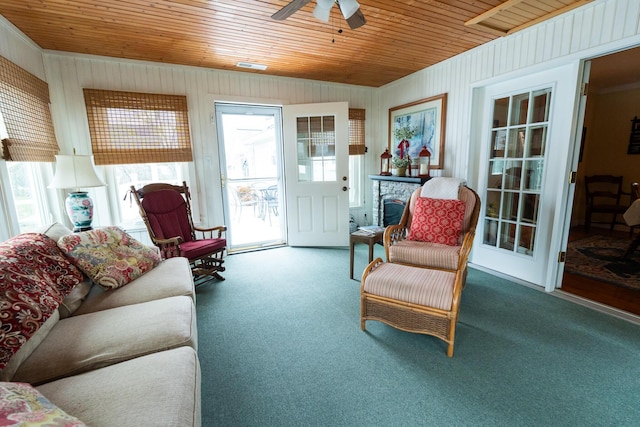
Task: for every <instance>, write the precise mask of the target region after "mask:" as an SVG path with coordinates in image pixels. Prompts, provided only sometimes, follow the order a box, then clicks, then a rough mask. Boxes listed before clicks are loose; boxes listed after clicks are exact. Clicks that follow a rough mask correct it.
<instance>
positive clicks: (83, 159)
mask: <svg viewBox="0 0 640 427" xmlns="http://www.w3.org/2000/svg"><path fill="white" fill-rule="evenodd" d="M104 185H105V184H104V182H102V181H101V180H100V178H98V175H96V170H95V168H94V165H93V156H77V155H75V154H74V155H73V156H66V155H57V156H56V173H55V175H54V176H53V181H52V182H51V184H49V188H75V191H72V192H71V193H69V195H68V196H67V199H66V201H65V206H66V208H67V215H69V219H70V220H71V222H72V223H73V227H74V228H73V231H74V232H79V231H86V230H91V221H93V201H92V200H91V198H90V197H89V195H88V194H87V192H86V191H80V188H91V187H102V186H104Z"/></svg>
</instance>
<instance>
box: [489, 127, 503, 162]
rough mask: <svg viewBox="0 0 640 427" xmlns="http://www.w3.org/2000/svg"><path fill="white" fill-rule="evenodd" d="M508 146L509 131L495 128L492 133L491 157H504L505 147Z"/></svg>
mask: <svg viewBox="0 0 640 427" xmlns="http://www.w3.org/2000/svg"><path fill="white" fill-rule="evenodd" d="M506 146H507V131H506V130H494V131H493V132H492V133H491V158H494V157H504V149H505V148H506Z"/></svg>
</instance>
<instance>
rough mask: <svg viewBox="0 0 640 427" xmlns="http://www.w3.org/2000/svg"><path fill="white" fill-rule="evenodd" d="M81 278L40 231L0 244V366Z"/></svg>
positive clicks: (54, 244) (7, 360) (76, 270)
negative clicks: (0, 320) (0, 329)
mask: <svg viewBox="0 0 640 427" xmlns="http://www.w3.org/2000/svg"><path fill="white" fill-rule="evenodd" d="M82 279H83V275H82V272H80V270H78V269H77V268H76V267H75V266H74V265H73V264H72V263H71V262H70V261H69V260H68V259H67V257H65V256H64V254H63V253H62V251H61V250H60V248H58V245H57V244H56V242H55V241H54V240H52V239H50V238H49V237H47V236H45V235H43V234H39V233H25V234H21V235H19V236H16V237H14V238H12V239H9V240H7V241H5V242H2V243H0V318H1V319H2V333H1V334H0V369H4V367H5V366H6V364H7V362H9V359H11V357H12V356H13V355H14V354H15V353H16V352H17V351H18V350H19V349H20V347H22V345H23V344H24V343H26V342H27V340H28V339H29V338H31V337H32V336H33V335H34V334H35V333H36V331H37V330H38V329H39V328H40V327H41V326H42V325H43V324H44V323H45V322H46V320H47V319H49V317H51V315H52V314H53V313H54V312H55V310H56V309H57V308H58V306H59V305H60V303H61V302H62V300H63V299H64V297H66V296H67V295H68V294H69V293H70V292H71V290H72V289H73V288H74V287H75V286H76V285H77V284H79V283H80V282H82Z"/></svg>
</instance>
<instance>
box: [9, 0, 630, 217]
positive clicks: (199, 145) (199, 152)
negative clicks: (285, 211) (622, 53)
mask: <svg viewBox="0 0 640 427" xmlns="http://www.w3.org/2000/svg"><path fill="white" fill-rule="evenodd" d="M639 23H640V2H638V1H637V0H599V1H597V2H593V3H590V4H588V5H586V6H584V7H582V8H579V9H577V10H575V11H572V12H570V13H568V14H566V15H563V16H560V17H557V18H555V19H553V20H550V21H548V22H544V23H542V24H539V25H537V26H534V27H531V28H529V29H526V30H524V31H522V32H519V33H516V34H514V35H512V36H509V37H505V38H501V39H498V40H495V41H493V42H490V43H487V44H485V45H483V46H481V47H479V48H476V49H474V50H471V51H469V52H467V53H464V54H461V55H458V56H456V57H454V58H452V59H450V60H447V61H444V62H441V63H439V64H437V65H435V66H432V67H430V68H427V69H424V70H422V71H419V72H417V73H414V74H412V75H411V76H408V77H406V78H403V79H401V80H398V81H396V82H393V83H391V84H389V85H386V86H384V87H382V88H379V89H373V88H367V87H361V86H350V85H340V84H331V83H321V82H314V81H308V80H299V79H290V78H279V77H267V76H260V75H256V74H252V73H251V74H250V73H238V72H226V71H218V70H211V69H204V68H189V67H181V66H171V65H163V64H154V63H142V62H133V61H124V60H117V59H108V58H97V57H89V56H72V55H66V54H60V53H56V52H44V54H42V55H43V56H41V54H39V52H38V49H35V48H34V47H33V44H32V43H31V42H29V41H28V40H25V38H24V37H23V36H20V35H16V31H15V29H13V27H12V26H11V24H9V23H7V22H6V21H5V20H1V21H0V53H2V54H3V55H5V56H6V57H8V58H9V59H11V60H12V61H14V62H15V63H17V64H18V65H21V66H23V67H24V68H26V69H28V70H29V71H30V72H32V73H34V74H36V75H38V76H39V77H46V79H45V80H46V81H47V82H48V83H49V86H50V89H51V95H52V102H53V113H54V124H55V127H56V133H57V136H58V141H59V143H60V145H61V147H62V150H63V152H64V153H70V152H71V149H72V147H76V149H77V150H78V152H79V153H80V154H84V153H87V152H89V147H90V144H89V139H88V129H87V124H86V117H85V113H84V106H83V101H82V99H83V98H82V88H83V87H94V88H101V89H114V90H134V91H148V92H164V93H174V94H186V95H187V96H188V99H189V109H190V112H191V113H190V114H191V120H192V121H191V126H192V137H193V141H194V146H195V147H194V148H195V155H196V174H197V177H196V178H197V181H198V183H204V182H207V183H218V179H219V176H220V174H219V167H218V164H219V163H218V150H217V141H216V130H215V125H212V124H211V121H210V115H211V113H212V112H213V107H212V100H213V99H214V96H213V95H219V96H222V97H228V98H234V99H254V100H257V99H259V98H262V99H269V100H282V101H284V102H288V103H290V104H295V103H314V102H325V101H326V102H331V101H348V102H349V103H350V105H351V106H353V107H357V108H366V109H367V129H366V132H367V146H368V147H369V153H368V154H367V156H366V158H367V167H366V174H370V173H377V172H378V167H379V161H378V156H379V155H380V153H381V152H382V151H383V150H384V148H385V147H386V146H387V141H388V136H387V131H388V110H389V108H392V107H395V106H398V105H402V104H404V103H407V102H410V101H415V100H417V99H422V98H426V97H429V96H433V95H437V94H440V93H445V92H446V93H448V109H447V126H446V143H445V169H444V170H442V171H440V172H439V173H440V174H442V175H447V176H451V175H453V176H459V177H466V178H467V179H469V180H473V179H475V177H472V176H468V172H467V171H469V170H473V161H472V159H471V158H470V155H469V152H470V149H471V148H472V147H473V146H474V145H477V144H478V143H479V141H480V138H479V137H478V136H476V135H472V134H471V133H470V129H471V122H472V93H473V88H474V87H475V86H480V85H483V84H484V83H488V82H492V81H494V80H497V79H506V78H510V77H511V76H516V75H526V74H529V73H533V72H536V71H538V70H540V69H543V68H547V67H553V66H559V65H562V64H566V63H570V62H576V61H579V60H581V59H583V58H589V57H595V56H598V55H601V54H605V53H608V52H610V51H614V50H618V49H623V48H625V47H631V46H634V45H638V44H640V36H639V34H640V30H639V28H640V26H639ZM428 48H429V47H428V46H425V49H428ZM43 58H44V60H43ZM43 64H44V65H43ZM566 114H567V119H568V120H571V119H572V115H573V112H567V113H566ZM436 173H438V172H436ZM365 182H367V180H365ZM367 184H370V183H368V182H367ZM202 187H203V186H202V185H200V189H199V191H200V193H199V194H198V197H199V198H200V199H201V200H202V201H203V202H202V206H201V214H202V216H203V217H202V218H201V220H202V221H203V222H204V223H215V222H216V221H221V220H222V210H221V208H220V200H221V195H220V188H219V185H207V191H202ZM364 194H365V197H367V198H368V199H367V205H366V208H367V209H369V210H370V209H371V203H370V197H371V196H370V195H371V189H370V187H369V188H367V189H365V191H364ZM5 217H6V216H5ZM369 218H371V216H370V213H369Z"/></svg>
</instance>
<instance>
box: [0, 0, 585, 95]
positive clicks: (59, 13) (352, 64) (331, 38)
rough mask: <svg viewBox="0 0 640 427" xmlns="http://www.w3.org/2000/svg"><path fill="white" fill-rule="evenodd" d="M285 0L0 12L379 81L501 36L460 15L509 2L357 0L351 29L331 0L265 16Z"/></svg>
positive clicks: (50, 31)
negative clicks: (361, 20)
mask: <svg viewBox="0 0 640 427" xmlns="http://www.w3.org/2000/svg"><path fill="white" fill-rule="evenodd" d="M513 2H514V0H510V1H508V2H506V3H513ZM516 2H520V1H519V0H517V1H516ZM288 3H289V1H288V0H47V1H44V0H2V1H0V15H2V16H3V17H4V18H6V19H7V20H8V21H10V22H11V23H12V24H13V25H15V26H16V27H17V28H19V29H20V30H21V31H22V32H24V33H25V34H26V35H27V36H28V37H29V38H31V39H32V40H33V41H34V42H35V43H37V44H38V45H39V46H40V47H41V48H43V49H50V50H56V51H65V52H76V53H86V54H93V55H102V56H109V57H116V58H126V59H138V60H146V61H154V62H163V63H171V64H182V65H192V66H200V67H208V68H215V69H222V70H232V71H246V72H255V73H260V74H268V75H276V76H286V77H297V78H304V79H312V80H321V81H330V82H338V83H347V84H355V85H364V86H371V87H379V86H382V85H384V84H387V83H389V82H392V81H394V80H397V79H399V78H401V77H404V76H407V75H409V74H411V73H413V72H415V71H418V70H421V69H423V68H426V67H428V66H430V65H433V64H436V63H438V62H440V61H443V60H445V59H447V58H450V57H452V56H455V55H457V54H459V53H462V52H465V51H467V50H469V49H472V48H474V47H476V46H478V45H481V44H483V43H486V42H488V41H491V40H493V39H495V38H497V37H499V36H498V35H497V34H496V33H495V31H488V30H487V29H486V28H482V27H478V25H468V26H465V22H467V21H471V20H472V19H474V18H476V17H478V16H480V15H482V14H483V13H485V12H488V11H490V10H492V9H493V8H495V7H497V6H500V5H502V4H503V3H505V2H503V1H501V0H455V1H454V0H439V1H438V0H425V1H415V0H360V10H361V11H362V13H363V14H364V16H365V18H366V20H367V23H366V24H365V25H364V26H363V27H360V28H358V29H356V30H351V29H350V28H349V26H348V25H347V23H346V21H345V20H344V18H343V17H342V15H341V14H340V11H339V8H338V7H337V6H334V7H333V8H332V12H331V19H330V21H329V23H324V22H321V21H319V20H317V19H316V18H314V16H313V15H312V13H313V10H314V7H315V1H311V2H309V3H308V4H306V5H305V6H304V7H303V8H302V9H300V10H299V11H297V12H296V13H294V14H293V15H292V16H290V17H289V18H287V19H286V20H284V21H276V20H273V19H271V15H272V14H273V13H275V12H277V11H278V10H280V9H281V8H282V7H283V6H285V5H286V4H288ZM542 3H545V4H550V3H561V4H562V5H563V6H564V5H566V3H573V1H571V0H562V1H558V0H542ZM549 8H552V7H551V6H548V7H546V9H549ZM491 16H492V19H495V14H492V15H491ZM528 19H533V18H528ZM340 30H342V31H340ZM238 62H246V63H257V64H264V65H267V66H268V68H267V69H266V70H264V71H258V70H249V69H246V68H239V67H237V65H236V64H237V63H238Z"/></svg>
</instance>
